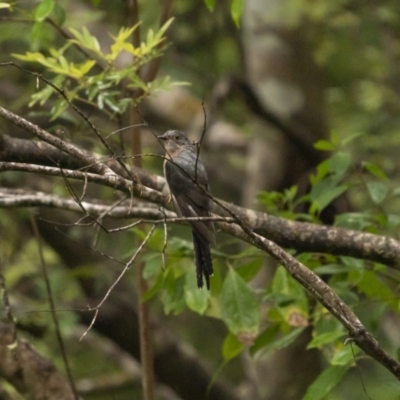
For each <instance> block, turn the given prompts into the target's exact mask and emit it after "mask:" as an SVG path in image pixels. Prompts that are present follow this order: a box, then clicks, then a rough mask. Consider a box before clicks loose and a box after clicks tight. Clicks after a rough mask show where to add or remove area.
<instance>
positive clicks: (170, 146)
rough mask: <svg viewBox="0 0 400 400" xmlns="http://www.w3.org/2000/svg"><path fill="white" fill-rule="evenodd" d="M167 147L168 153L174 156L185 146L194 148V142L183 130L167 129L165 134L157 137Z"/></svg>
mask: <svg viewBox="0 0 400 400" xmlns="http://www.w3.org/2000/svg"><path fill="white" fill-rule="evenodd" d="M157 139H158V140H160V141H161V142H162V143H163V144H164V147H165V150H166V152H167V153H169V154H170V155H171V156H173V155H174V154H175V153H177V152H180V151H182V150H183V149H184V148H190V149H191V150H192V149H193V145H192V143H190V140H189V139H188V138H187V137H186V135H185V134H184V133H183V132H181V131H167V132H165V133H164V134H163V135H161V136H158V137H157Z"/></svg>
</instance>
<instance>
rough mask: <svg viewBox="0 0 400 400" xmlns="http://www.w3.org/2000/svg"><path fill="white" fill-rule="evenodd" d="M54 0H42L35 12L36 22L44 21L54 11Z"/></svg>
mask: <svg viewBox="0 0 400 400" xmlns="http://www.w3.org/2000/svg"><path fill="white" fill-rule="evenodd" d="M53 7H54V0H42V1H41V2H40V3H39V4H38V6H37V7H36V8H35V10H34V12H33V17H34V18H35V21H36V22H42V21H44V20H45V19H46V18H47V17H48V16H49V15H50V14H51V12H52V11H53Z"/></svg>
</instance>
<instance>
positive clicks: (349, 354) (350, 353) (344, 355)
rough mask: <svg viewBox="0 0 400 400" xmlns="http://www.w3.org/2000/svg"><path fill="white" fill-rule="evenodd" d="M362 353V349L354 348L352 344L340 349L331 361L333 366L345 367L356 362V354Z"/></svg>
mask: <svg viewBox="0 0 400 400" xmlns="http://www.w3.org/2000/svg"><path fill="white" fill-rule="evenodd" d="M359 352H360V348H359V347H357V346H353V345H352V344H351V343H349V344H347V345H345V346H343V347H339V348H338V349H337V350H336V351H335V353H334V354H333V357H332V358H331V359H330V363H331V365H335V366H345V365H351V364H352V363H353V362H354V358H355V356H356V354H358V353H359Z"/></svg>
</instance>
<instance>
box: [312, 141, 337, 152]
mask: <svg viewBox="0 0 400 400" xmlns="http://www.w3.org/2000/svg"><path fill="white" fill-rule="evenodd" d="M314 148H315V149H317V150H323V151H332V150H334V149H335V146H334V145H333V144H332V143H331V142H329V141H328V140H318V142H316V143H314Z"/></svg>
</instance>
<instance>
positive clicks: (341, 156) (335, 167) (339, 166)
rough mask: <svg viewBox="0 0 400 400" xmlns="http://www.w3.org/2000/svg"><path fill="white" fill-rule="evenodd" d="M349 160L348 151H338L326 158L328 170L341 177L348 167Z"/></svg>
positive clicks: (350, 158) (350, 160) (350, 157)
mask: <svg viewBox="0 0 400 400" xmlns="http://www.w3.org/2000/svg"><path fill="white" fill-rule="evenodd" d="M351 162H352V156H351V154H350V153H347V152H344V151H338V152H337V153H335V154H334V155H333V156H332V157H331V158H330V159H329V160H328V166H329V171H330V172H333V173H335V174H337V175H339V176H341V177H342V176H343V175H344V174H345V173H346V172H347V170H348V169H349V167H350V165H351Z"/></svg>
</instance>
